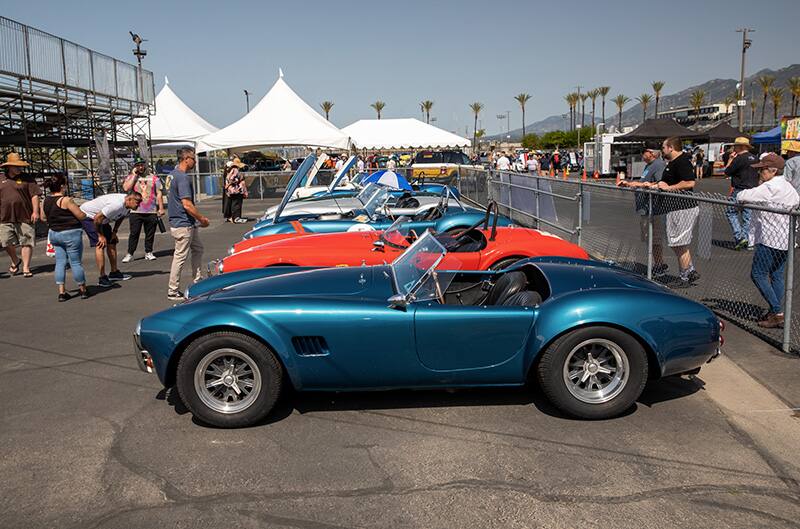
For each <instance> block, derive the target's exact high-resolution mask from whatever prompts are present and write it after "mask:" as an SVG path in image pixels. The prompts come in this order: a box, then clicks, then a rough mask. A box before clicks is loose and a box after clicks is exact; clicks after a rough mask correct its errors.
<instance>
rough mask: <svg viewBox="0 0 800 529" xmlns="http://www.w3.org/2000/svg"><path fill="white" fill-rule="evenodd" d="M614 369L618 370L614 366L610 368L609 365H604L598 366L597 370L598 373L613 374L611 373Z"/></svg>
mask: <svg viewBox="0 0 800 529" xmlns="http://www.w3.org/2000/svg"><path fill="white" fill-rule="evenodd" d="M612 370H613V371H612ZM614 371H616V369H614V368H613V367H612V368H610V369H609V368H608V367H604V366H598V367H597V372H598V373H603V374H605V375H610V374H611V373H613V372H614Z"/></svg>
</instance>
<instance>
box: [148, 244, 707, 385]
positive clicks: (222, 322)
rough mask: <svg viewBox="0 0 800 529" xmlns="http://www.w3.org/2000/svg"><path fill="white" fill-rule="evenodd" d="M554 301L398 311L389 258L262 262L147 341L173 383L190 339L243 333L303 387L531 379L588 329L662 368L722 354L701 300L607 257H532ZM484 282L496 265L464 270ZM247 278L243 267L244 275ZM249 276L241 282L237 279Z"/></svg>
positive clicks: (414, 306)
mask: <svg viewBox="0 0 800 529" xmlns="http://www.w3.org/2000/svg"><path fill="white" fill-rule="evenodd" d="M525 267H533V269H535V270H538V271H540V273H541V274H543V277H544V278H546V281H547V283H548V287H549V290H550V297H549V298H548V299H546V300H545V301H544V302H543V303H541V304H540V305H538V306H537V307H535V308H534V307H505V306H469V307H460V306H455V305H451V306H442V305H438V304H435V303H432V302H420V303H411V304H410V305H409V306H408V307H406V309H405V310H398V309H395V308H389V307H388V303H387V299H388V298H389V297H390V296H391V295H393V294H394V293H395V290H394V287H393V279H392V275H391V269H390V267H388V266H375V267H350V268H325V269H297V268H291V267H279V268H272V269H264V270H262V271H261V272H262V273H265V274H266V275H264V276H263V277H262V278H260V279H254V277H257V275H255V276H250V275H246V274H244V272H237V273H234V274H226V275H224V276H222V278H221V279H217V278H212V279H210V280H207V281H209V282H211V287H212V288H207V287H206V286H204V283H205V282H201V283H200V284H199V285H198V287H199V288H198V289H197V290H196V292H197V293H198V296H197V297H193V298H191V299H190V300H189V301H187V302H186V303H184V304H181V305H177V306H175V307H173V308H171V309H168V310H165V311H162V312H160V313H157V314H154V315H152V316H149V317H147V318H144V319H143V320H142V322H141V335H140V339H141V343H142V344H143V347H144V348H145V349H146V350H148V351H149V352H150V354H151V355H152V357H153V361H154V364H155V367H156V372H157V373H158V376H159V379H160V380H161V381H162V383H164V384H170V383H172V381H173V377H174V370H175V368H176V366H177V361H176V359H175V358H172V356H173V354H174V353H176V352H177V353H180V351H181V350H182V348H183V347H185V346H186V345H187V344H188V343H189V341H190V338H192V337H194V336H198V335H200V334H202V333H205V332H208V331H209V330H215V329H228V330H237V329H238V330H240V331H241V332H245V333H248V334H251V335H254V336H256V337H258V338H260V339H261V340H263V341H264V342H265V343H267V344H268V345H269V346H270V347H271V348H272V350H273V351H275V353H276V354H277V355H278V356H279V357H280V359H281V361H282V363H283V365H284V367H285V368H286V371H287V375H288V377H289V379H290V380H291V382H292V384H293V386H294V387H295V388H297V389H304V390H337V389H338V390H346V389H387V388H396V387H410V388H430V387H440V386H497V385H522V384H524V383H525V381H526V380H527V375H528V373H529V370H530V369H531V366H533V365H534V363H535V362H536V359H537V358H538V356H539V354H540V353H541V352H542V351H543V349H544V347H546V346H547V345H548V344H549V343H551V342H552V341H553V340H554V339H556V338H557V337H558V336H560V335H562V334H564V333H565V332H568V331H570V330H572V329H575V328H578V327H581V326H586V325H611V326H615V327H619V328H621V329H623V330H627V331H628V332H630V333H632V334H633V335H634V336H636V337H638V338H639V339H640V340H641V341H642V343H643V344H644V345H645V346H646V348H648V349H650V351H651V353H652V355H653V359H654V360H655V362H656V365H655V366H654V369H653V372H654V373H655V374H656V375H661V376H665V375H670V374H674V373H680V372H685V371H687V370H690V369H693V368H695V367H698V366H700V365H702V364H703V363H704V362H705V361H707V360H708V359H709V358H710V357H711V356H712V355H713V354H714V353H715V352H716V349H717V346H718V340H719V323H718V320H717V318H716V317H715V316H714V314H713V313H712V312H711V311H710V310H709V309H708V308H706V307H704V306H703V305H700V304H699V303H695V302H693V301H690V300H688V299H685V298H681V297H679V296H676V295H673V294H670V293H669V292H667V291H665V290H664V289H663V288H662V287H660V286H659V285H656V284H655V283H650V282H645V283H642V284H637V285H636V286H630V285H628V283H629V282H630V281H631V279H630V276H632V274H630V273H629V272H626V271H624V270H620V269H617V268H614V267H611V266H609V265H606V264H604V263H596V262H593V261H582V260H577V259H571V260H569V259H563V258H556V259H553V258H533V259H526V260H523V261H519V262H517V263H516V264H515V265H513V266H512V267H510V268H509V269H508V270H512V269H521V270H526V268H525ZM466 273H467V274H476V275H478V276H482V277H485V278H488V277H490V276H491V275H492V274H497V273H498V272H487V271H476V272H466ZM237 274H242V275H237ZM237 280H243V282H236V281H237ZM293 336H322V337H324V338H325V340H326V341H327V344H328V351H329V352H328V353H326V354H322V355H319V356H301V355H300V354H298V352H296V351H295V349H294V347H293V345H292V337H293Z"/></svg>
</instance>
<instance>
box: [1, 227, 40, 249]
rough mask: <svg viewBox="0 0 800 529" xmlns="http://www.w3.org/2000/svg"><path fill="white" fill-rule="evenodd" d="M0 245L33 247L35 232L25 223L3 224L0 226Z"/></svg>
mask: <svg viewBox="0 0 800 529" xmlns="http://www.w3.org/2000/svg"><path fill="white" fill-rule="evenodd" d="M0 245H2V246H35V245H36V230H35V229H34V227H33V224H29V223H27V222H4V223H2V224H0Z"/></svg>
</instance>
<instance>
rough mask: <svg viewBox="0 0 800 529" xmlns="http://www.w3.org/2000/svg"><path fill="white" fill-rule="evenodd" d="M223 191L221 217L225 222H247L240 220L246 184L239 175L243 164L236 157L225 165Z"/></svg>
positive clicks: (245, 194) (245, 195)
mask: <svg viewBox="0 0 800 529" xmlns="http://www.w3.org/2000/svg"><path fill="white" fill-rule="evenodd" d="M225 165H226V167H225V177H224V178H225V191H224V194H223V197H222V198H223V200H224V203H223V215H224V217H225V222H235V223H237V224H241V223H244V222H247V220H246V219H243V218H242V202H244V199H245V198H246V197H247V184H246V183H245V181H244V177H243V176H242V175H241V174H240V173H239V171H240V170H241V169H243V168H244V166H245V165H244V164H243V163H242V161H241V160H240V159H239V157H238V156H234V158H233V159H232V160H231V161H229V162H228V163H227V164H225Z"/></svg>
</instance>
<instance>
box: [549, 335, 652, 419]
mask: <svg viewBox="0 0 800 529" xmlns="http://www.w3.org/2000/svg"><path fill="white" fill-rule="evenodd" d="M647 370H648V366H647V353H646V352H645V350H644V348H643V347H642V345H641V344H640V343H639V342H638V341H637V340H636V339H635V338H634V337H633V336H631V335H630V334H627V333H625V332H623V331H621V330H619V329H615V328H612V327H604V326H593V327H584V328H581V329H576V330H574V331H571V332H568V333H567V334H565V335H563V336H561V337H560V338H558V339H557V340H556V341H554V342H553V343H552V344H551V345H550V346H549V347H548V348H547V349H546V350H545V351H544V352H543V353H542V357H541V360H540V361H539V367H538V373H537V374H538V378H539V383H540V384H541V386H542V389H543V390H544V393H545V395H546V396H547V398H548V399H549V400H550V401H551V402H552V403H553V404H554V405H555V406H556V407H557V408H558V409H560V410H561V411H564V412H566V413H568V414H570V415H573V416H575V417H580V418H583V419H607V418H611V417H615V416H617V415H619V414H621V413H622V412H624V411H625V410H627V409H629V408H630V407H631V406H632V405H633V404H634V402H636V399H637V398H639V395H641V393H642V391H643V390H644V386H645V384H646V383H647Z"/></svg>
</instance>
